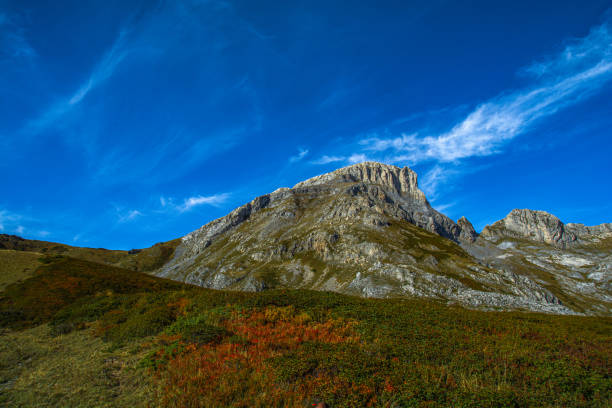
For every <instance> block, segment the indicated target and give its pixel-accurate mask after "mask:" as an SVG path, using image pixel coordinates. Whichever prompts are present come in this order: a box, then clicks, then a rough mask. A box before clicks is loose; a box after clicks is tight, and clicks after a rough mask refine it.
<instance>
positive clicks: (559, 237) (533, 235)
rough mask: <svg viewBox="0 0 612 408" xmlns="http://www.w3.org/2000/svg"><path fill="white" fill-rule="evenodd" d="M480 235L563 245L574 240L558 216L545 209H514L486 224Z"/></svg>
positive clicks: (574, 236)
mask: <svg viewBox="0 0 612 408" xmlns="http://www.w3.org/2000/svg"><path fill="white" fill-rule="evenodd" d="M481 236H483V237H484V238H487V239H491V238H497V237H502V236H509V237H514V238H524V239H529V240H532V241H537V242H543V243H546V244H551V245H556V246H561V247H565V246H567V245H571V244H573V243H575V242H576V240H577V237H576V234H574V233H573V232H570V231H567V230H566V228H565V225H564V224H563V222H561V220H559V218H557V217H555V216H554V215H552V214H549V213H547V212H546V211H535V210H529V209H514V210H512V211H510V213H509V214H508V215H507V216H506V217H505V218H503V219H502V220H499V221H497V222H496V223H494V224H493V225H488V226H486V227H485V228H484V229H483V231H482V234H481Z"/></svg>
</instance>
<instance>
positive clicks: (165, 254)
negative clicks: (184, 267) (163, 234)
mask: <svg viewBox="0 0 612 408" xmlns="http://www.w3.org/2000/svg"><path fill="white" fill-rule="evenodd" d="M180 241H181V240H180V239H175V240H172V241H168V242H160V243H157V244H155V245H153V246H152V247H150V248H145V249H133V250H131V251H117V250H109V249H104V248H81V247H73V246H69V245H65V244H58V243H55V242H46V241H37V240H31V239H23V238H20V237H16V236H14V235H6V234H0V266H2V269H0V271H3V270H4V265H5V264H9V263H11V261H10V260H8V258H7V257H8V252H9V251H11V252H14V251H19V252H20V253H22V254H24V253H30V254H33V253H35V254H38V256H41V254H42V255H47V256H53V255H61V256H67V257H71V258H76V259H81V260H84V261H90V262H96V263H101V264H105V265H112V266H117V267H120V268H124V269H130V270H133V271H140V272H146V271H152V270H154V269H157V268H159V267H161V266H162V265H164V264H165V263H166V262H168V261H169V260H170V259H171V258H172V256H173V255H174V250H175V249H176V247H177V246H178V245H179V244H180ZM30 256H33V255H30ZM3 273H4V272H3Z"/></svg>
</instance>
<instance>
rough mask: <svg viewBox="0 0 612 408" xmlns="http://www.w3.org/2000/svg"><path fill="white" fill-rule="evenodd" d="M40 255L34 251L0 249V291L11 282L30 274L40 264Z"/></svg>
mask: <svg viewBox="0 0 612 408" xmlns="http://www.w3.org/2000/svg"><path fill="white" fill-rule="evenodd" d="M40 257H41V255H40V254H38V253H35V252H22V251H14V250H12V249H6V250H0V291H2V290H4V288H6V286H7V285H10V284H11V283H15V282H17V281H19V280H21V279H25V278H29V277H30V276H32V275H33V274H34V271H35V270H36V268H38V267H39V266H40V265H41V262H40Z"/></svg>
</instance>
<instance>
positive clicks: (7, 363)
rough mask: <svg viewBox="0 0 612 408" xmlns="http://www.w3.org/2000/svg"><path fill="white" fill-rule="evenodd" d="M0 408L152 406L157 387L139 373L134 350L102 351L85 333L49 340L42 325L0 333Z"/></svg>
mask: <svg viewBox="0 0 612 408" xmlns="http://www.w3.org/2000/svg"><path fill="white" fill-rule="evenodd" d="M1 339H2V341H0V406H4V407H87V408H90V407H121V406H123V407H144V406H155V403H154V396H155V395H156V392H157V391H156V390H157V385H156V384H155V381H154V379H153V378H152V377H150V376H146V375H141V374H140V373H139V371H138V370H139V369H138V366H139V363H140V361H141V360H142V358H144V356H145V354H146V352H145V351H142V350H139V349H138V347H137V345H134V344H132V345H129V346H126V347H123V348H121V349H117V350H114V351H112V352H111V351H108V350H107V349H108V347H107V346H106V344H105V343H104V342H103V341H102V340H101V339H100V338H98V337H95V336H93V335H92V332H91V330H85V331H79V332H74V333H70V334H67V335H60V336H57V335H54V334H53V332H52V330H51V329H50V327H49V326H48V325H40V326H37V327H35V328H31V329H27V330H23V331H16V332H8V333H4V334H3V335H2V337H1Z"/></svg>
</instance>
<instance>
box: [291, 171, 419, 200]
mask: <svg viewBox="0 0 612 408" xmlns="http://www.w3.org/2000/svg"><path fill="white" fill-rule="evenodd" d="M334 182H341V183H342V182H344V183H350V182H363V183H368V184H378V185H381V186H383V187H386V188H388V189H391V190H392V191H395V192H396V193H398V194H399V195H400V196H402V197H404V198H408V199H411V200H413V201H417V202H420V203H427V199H426V198H425V194H424V193H423V192H422V191H421V190H420V189H419V186H418V182H417V174H416V173H415V172H414V171H412V170H411V169H410V168H408V167H404V168H399V167H397V166H393V165H389V164H383V163H378V162H363V163H357V164H354V165H352V166H348V167H343V168H341V169H338V170H335V171H332V172H331V173H327V174H323V175H320V176H316V177H313V178H311V179H308V180H306V181H302V182H301V183H298V184H296V185H295V186H294V188H302V187H309V186H315V185H321V184H330V183H334Z"/></svg>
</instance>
